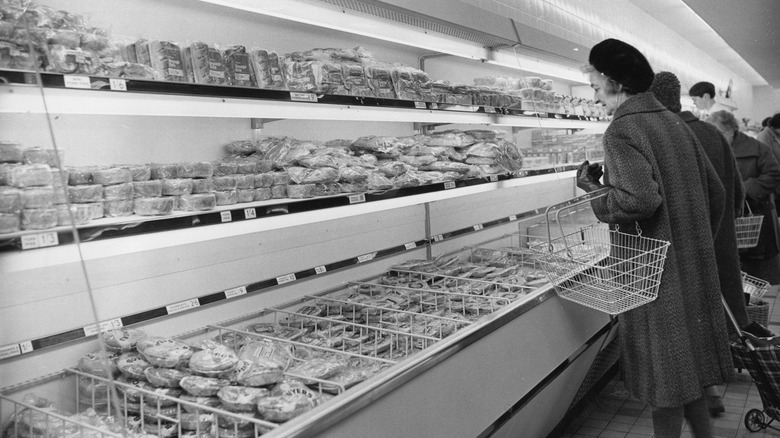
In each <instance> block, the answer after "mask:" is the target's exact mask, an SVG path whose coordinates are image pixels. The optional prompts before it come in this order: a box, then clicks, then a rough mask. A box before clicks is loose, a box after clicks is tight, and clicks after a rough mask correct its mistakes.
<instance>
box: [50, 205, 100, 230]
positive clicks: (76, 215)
mask: <svg viewBox="0 0 780 438" xmlns="http://www.w3.org/2000/svg"><path fill="white" fill-rule="evenodd" d="M55 208H56V209H57V225H58V226H63V225H86V224H88V223H89V221H90V220H92V211H91V209H90V207H89V205H88V204H70V205H68V204H59V205H57V206H56V207H55ZM71 217H72V218H73V219H72V220H71Z"/></svg>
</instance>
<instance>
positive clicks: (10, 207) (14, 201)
mask: <svg viewBox="0 0 780 438" xmlns="http://www.w3.org/2000/svg"><path fill="white" fill-rule="evenodd" d="M21 192H22V191H21V190H20V189H15V188H12V187H0V213H19V212H21V211H22V195H21Z"/></svg>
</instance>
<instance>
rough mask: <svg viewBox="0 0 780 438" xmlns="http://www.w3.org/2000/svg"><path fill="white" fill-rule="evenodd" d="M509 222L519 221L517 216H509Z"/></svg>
mask: <svg viewBox="0 0 780 438" xmlns="http://www.w3.org/2000/svg"><path fill="white" fill-rule="evenodd" d="M509 220H510V221H516V220H517V215H516V214H513V215H512V216H509Z"/></svg>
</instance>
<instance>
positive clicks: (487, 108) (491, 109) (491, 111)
mask: <svg viewBox="0 0 780 438" xmlns="http://www.w3.org/2000/svg"><path fill="white" fill-rule="evenodd" d="M483 108H485V112H486V113H488V114H495V113H496V107H494V106H484V107H483Z"/></svg>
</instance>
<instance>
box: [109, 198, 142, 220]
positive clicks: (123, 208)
mask: <svg viewBox="0 0 780 438" xmlns="http://www.w3.org/2000/svg"><path fill="white" fill-rule="evenodd" d="M134 211H135V201H133V200H132V199H122V200H116V201H103V215H104V216H105V217H125V216H131V215H132V214H133V213H134Z"/></svg>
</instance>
